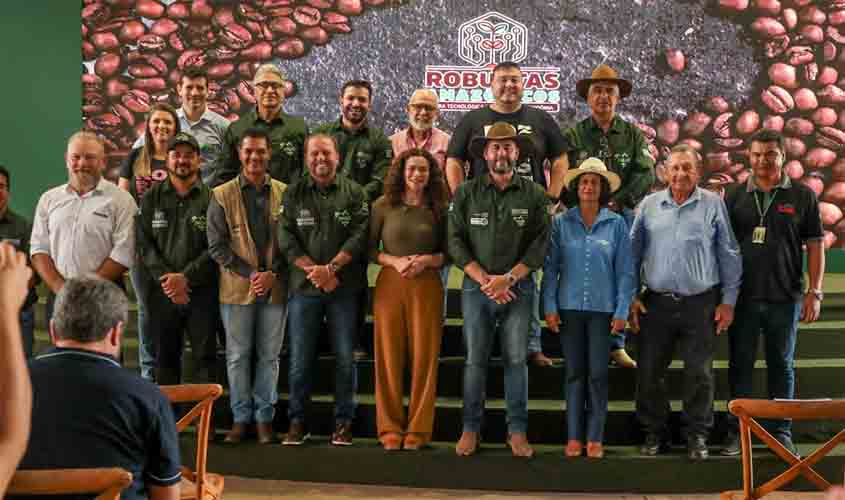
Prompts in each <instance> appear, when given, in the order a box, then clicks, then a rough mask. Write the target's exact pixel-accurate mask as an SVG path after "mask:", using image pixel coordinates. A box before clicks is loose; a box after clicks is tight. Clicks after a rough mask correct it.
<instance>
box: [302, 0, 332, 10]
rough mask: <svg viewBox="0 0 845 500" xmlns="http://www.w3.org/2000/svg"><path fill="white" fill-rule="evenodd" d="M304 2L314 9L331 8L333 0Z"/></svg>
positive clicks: (309, 0)
mask: <svg viewBox="0 0 845 500" xmlns="http://www.w3.org/2000/svg"><path fill="white" fill-rule="evenodd" d="M305 3H307V4H308V5H310V6H311V7H314V8H316V9H331V8H332V6H333V5H334V0H305Z"/></svg>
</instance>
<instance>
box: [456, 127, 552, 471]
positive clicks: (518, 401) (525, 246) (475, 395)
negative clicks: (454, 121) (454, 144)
mask: <svg viewBox="0 0 845 500" xmlns="http://www.w3.org/2000/svg"><path fill="white" fill-rule="evenodd" d="M530 147H531V143H530V139H528V138H527V137H525V136H523V135H520V134H517V130H516V128H515V127H514V126H513V125H511V124H509V123H505V122H496V123H494V124H493V125H492V126H490V128H489V129H488V130H487V133H486V134H485V136H484V137H478V138H476V139H473V141H472V143H471V145H470V149H471V151H472V153H473V154H474V155H478V156H481V157H483V158H485V160H486V161H487V172H486V173H484V174H483V175H479V176H478V177H476V178H475V179H473V180H471V181H469V182H466V183H463V184H461V185H460V186H459V187H458V189H457V191H455V198H454V201H453V203H452V206H451V207H450V209H449V254H450V255H451V256H452V260H453V261H454V263H455V265H456V266H459V267H460V268H461V269H463V271H464V274H465V276H464V283H463V287H462V289H463V292H462V294H461V309H462V311H463V315H464V328H463V330H464V342H465V344H466V348H467V355H466V365H465V367H464V406H463V434H462V435H461V439H460V441H459V442H458V444H457V446H456V448H455V451H456V452H457V454H458V455H460V456H469V455H472V454H474V453H475V452H476V451H477V450H478V445H479V432H480V431H481V420H482V417H483V414H484V392H485V388H486V386H487V382H486V380H487V363H488V360H489V358H490V349H491V347H492V344H493V335H496V334H498V335H499V340H500V344H501V346H502V364H503V365H504V375H505V401H506V408H507V426H508V440H507V442H508V444H509V445H510V447H511V451H512V452H513V455H514V456H517V457H531V456H532V455H533V453H534V451H533V449H532V448H531V445H530V444H528V439H527V436H526V430H527V428H528V368H527V367H526V365H525V362H526V359H527V356H528V336H529V328H528V325H529V324H530V322H531V316H532V308H533V307H534V299H533V294H534V290H535V289H536V285H535V284H534V280H532V279H531V272H532V271H534V270H536V269H538V268H539V267H540V266H542V265H543V258H544V256H545V252H546V245H547V243H548V239H549V224H550V222H549V214H548V201H547V199H546V195H545V193H544V192H543V188H542V187H540V186H539V185H537V184H536V183H535V182H534V181H532V180H529V179H525V178H523V177H521V176H519V175H517V174H516V172H515V167H516V165H517V163H518V161H519V158H521V157H522V156H523V155H526V154H529V152H528V151H527V150H529V149H530Z"/></svg>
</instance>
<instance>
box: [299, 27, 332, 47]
mask: <svg viewBox="0 0 845 500" xmlns="http://www.w3.org/2000/svg"><path fill="white" fill-rule="evenodd" d="M299 36H301V37H302V38H303V39H305V40H307V41H309V42H311V43H313V44H314V45H325V44H327V43H329V34H328V33H327V32H326V30H324V29H323V28H321V27H319V26H312V27H311V28H305V29H304V30H302V32H300V33H299Z"/></svg>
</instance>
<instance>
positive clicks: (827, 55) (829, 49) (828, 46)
mask: <svg viewBox="0 0 845 500" xmlns="http://www.w3.org/2000/svg"><path fill="white" fill-rule="evenodd" d="M836 52H837V49H836V44H834V43H833V42H830V41H827V42H824V45H823V46H822V54H823V57H824V61H825V62H830V61H833V60H835V59H836Z"/></svg>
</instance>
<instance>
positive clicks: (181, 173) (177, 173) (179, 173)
mask: <svg viewBox="0 0 845 500" xmlns="http://www.w3.org/2000/svg"><path fill="white" fill-rule="evenodd" d="M170 173H171V174H173V176H174V177H176V178H177V179H179V180H183V181H186V180H188V179H190V178H191V177H193V176H194V173H195V172H194V171H193V170H191V169H190V167H176V168H174V169H173V170H171V171H170Z"/></svg>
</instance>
